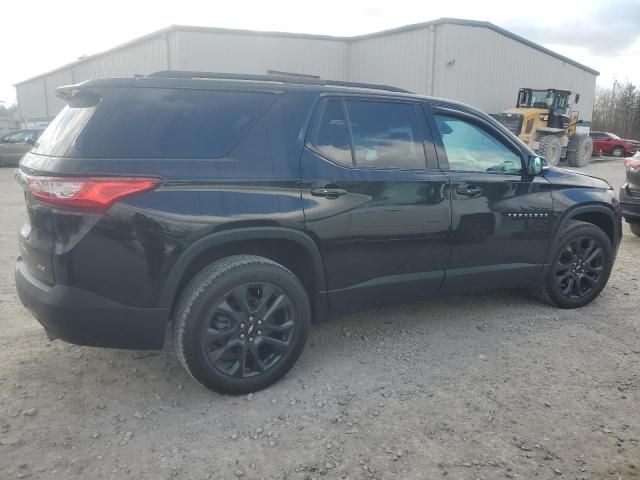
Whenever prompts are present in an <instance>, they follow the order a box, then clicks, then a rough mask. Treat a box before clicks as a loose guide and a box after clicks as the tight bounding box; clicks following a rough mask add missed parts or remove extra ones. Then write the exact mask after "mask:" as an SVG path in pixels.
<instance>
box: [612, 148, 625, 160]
mask: <svg viewBox="0 0 640 480" xmlns="http://www.w3.org/2000/svg"><path fill="white" fill-rule="evenodd" d="M611 155H613V156H614V157H616V158H622V157H624V148H622V147H616V148H614V149H613V150H611Z"/></svg>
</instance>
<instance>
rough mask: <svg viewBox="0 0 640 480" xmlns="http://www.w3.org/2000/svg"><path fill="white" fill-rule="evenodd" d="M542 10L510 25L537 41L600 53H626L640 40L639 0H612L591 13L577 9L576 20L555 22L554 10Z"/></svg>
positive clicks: (518, 32)
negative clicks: (531, 16) (533, 15)
mask: <svg viewBox="0 0 640 480" xmlns="http://www.w3.org/2000/svg"><path fill="white" fill-rule="evenodd" d="M541 13H542V17H540V18H538V17H536V18H532V19H531V21H526V22H525V21H524V20H522V19H514V20H512V21H511V22H509V23H508V25H506V28H508V29H510V30H512V31H514V32H515V33H517V34H519V35H522V36H523V37H525V38H528V39H530V40H533V41H534V42H537V43H542V44H545V45H549V44H553V45H566V46H572V47H582V48H584V49H586V50H587V51H588V52H589V53H591V54H593V55H599V56H618V55H623V54H625V53H628V51H629V50H630V49H632V48H633V46H634V44H635V43H636V42H638V41H640V2H638V0H609V1H606V2H602V3H600V4H599V5H598V6H597V7H596V8H594V9H593V10H591V11H590V12H587V13H582V12H580V11H579V10H576V12H575V13H576V19H575V20H572V19H571V18H567V19H566V20H561V21H560V22H557V21H556V22H554V20H555V19H554V18H553V11H542V12H541ZM545 23H547V24H546V25H545Z"/></svg>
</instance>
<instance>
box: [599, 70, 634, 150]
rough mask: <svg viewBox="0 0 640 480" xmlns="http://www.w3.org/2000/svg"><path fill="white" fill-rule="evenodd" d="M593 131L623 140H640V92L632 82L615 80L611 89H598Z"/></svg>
mask: <svg viewBox="0 0 640 480" xmlns="http://www.w3.org/2000/svg"><path fill="white" fill-rule="evenodd" d="M591 129H592V130H596V131H603V132H611V133H615V134H616V135H618V136H620V137H622V138H629V139H632V140H638V139H640V90H639V89H638V87H637V86H636V85H634V84H633V83H632V82H628V81H627V82H625V83H621V82H619V81H617V80H614V82H613V85H612V86H610V87H601V86H597V87H596V95H595V100H594V102H593V117H592V124H591Z"/></svg>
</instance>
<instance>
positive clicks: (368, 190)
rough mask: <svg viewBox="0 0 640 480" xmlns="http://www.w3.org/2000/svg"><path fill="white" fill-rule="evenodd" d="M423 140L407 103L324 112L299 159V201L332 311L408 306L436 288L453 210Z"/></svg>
mask: <svg viewBox="0 0 640 480" xmlns="http://www.w3.org/2000/svg"><path fill="white" fill-rule="evenodd" d="M426 132H427V130H426V123H425V118H424V115H423V114H422V110H421V109H420V108H419V106H418V105H416V104H413V103H410V102H404V101H392V100H388V101H386V100H385V101H381V100H379V99H367V98H361V97H358V98H350V97H344V98H325V99H323V100H321V102H320V103H319V105H318V108H317V109H316V112H315V115H314V120H313V121H312V125H311V127H310V129H309V132H308V133H307V141H306V148H305V150H304V153H303V155H302V158H301V174H302V197H303V205H304V213H305V218H306V223H307V229H308V231H309V232H310V233H311V234H312V235H313V236H314V237H315V238H316V240H317V241H318V243H319V246H320V250H321V253H322V257H323V261H324V266H325V271H326V276H327V288H328V290H329V302H330V304H331V306H332V307H333V308H338V309H342V310H344V309H358V308H361V307H363V306H371V305H375V304H382V303H390V302H397V301H410V300H415V299H416V298H422V297H426V296H428V295H430V294H433V293H435V292H437V291H438V289H439V288H440V286H441V283H442V280H443V278H444V271H445V268H446V265H447V262H448V260H449V251H450V246H449V244H448V241H447V233H448V230H449V226H450V221H451V211H450V200H449V198H448V189H447V188H446V187H447V182H448V180H447V178H446V176H445V175H443V174H442V173H441V172H439V171H438V170H437V164H436V161H435V158H436V157H435V151H434V148H433V143H432V140H431V138H430V135H427V134H426Z"/></svg>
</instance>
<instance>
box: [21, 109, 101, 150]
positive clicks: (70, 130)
mask: <svg viewBox="0 0 640 480" xmlns="http://www.w3.org/2000/svg"><path fill="white" fill-rule="evenodd" d="M95 109H96V107H88V108H76V107H69V106H66V107H64V108H63V109H62V111H61V112H60V113H59V114H58V116H57V117H56V118H55V119H54V120H53V122H51V123H50V124H49V126H48V127H47V129H46V130H45V131H44V132H43V133H42V135H40V138H39V139H38V141H37V142H36V146H35V148H34V149H33V152H35V153H39V154H42V155H51V156H54V157H61V156H63V155H64V154H65V153H66V151H67V149H68V148H69V146H70V145H71V143H72V142H73V140H74V139H75V138H76V136H77V135H78V132H79V131H80V129H81V128H82V127H83V126H84V125H85V123H86V122H87V120H89V118H90V117H91V115H93V112H94V111H95Z"/></svg>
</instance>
